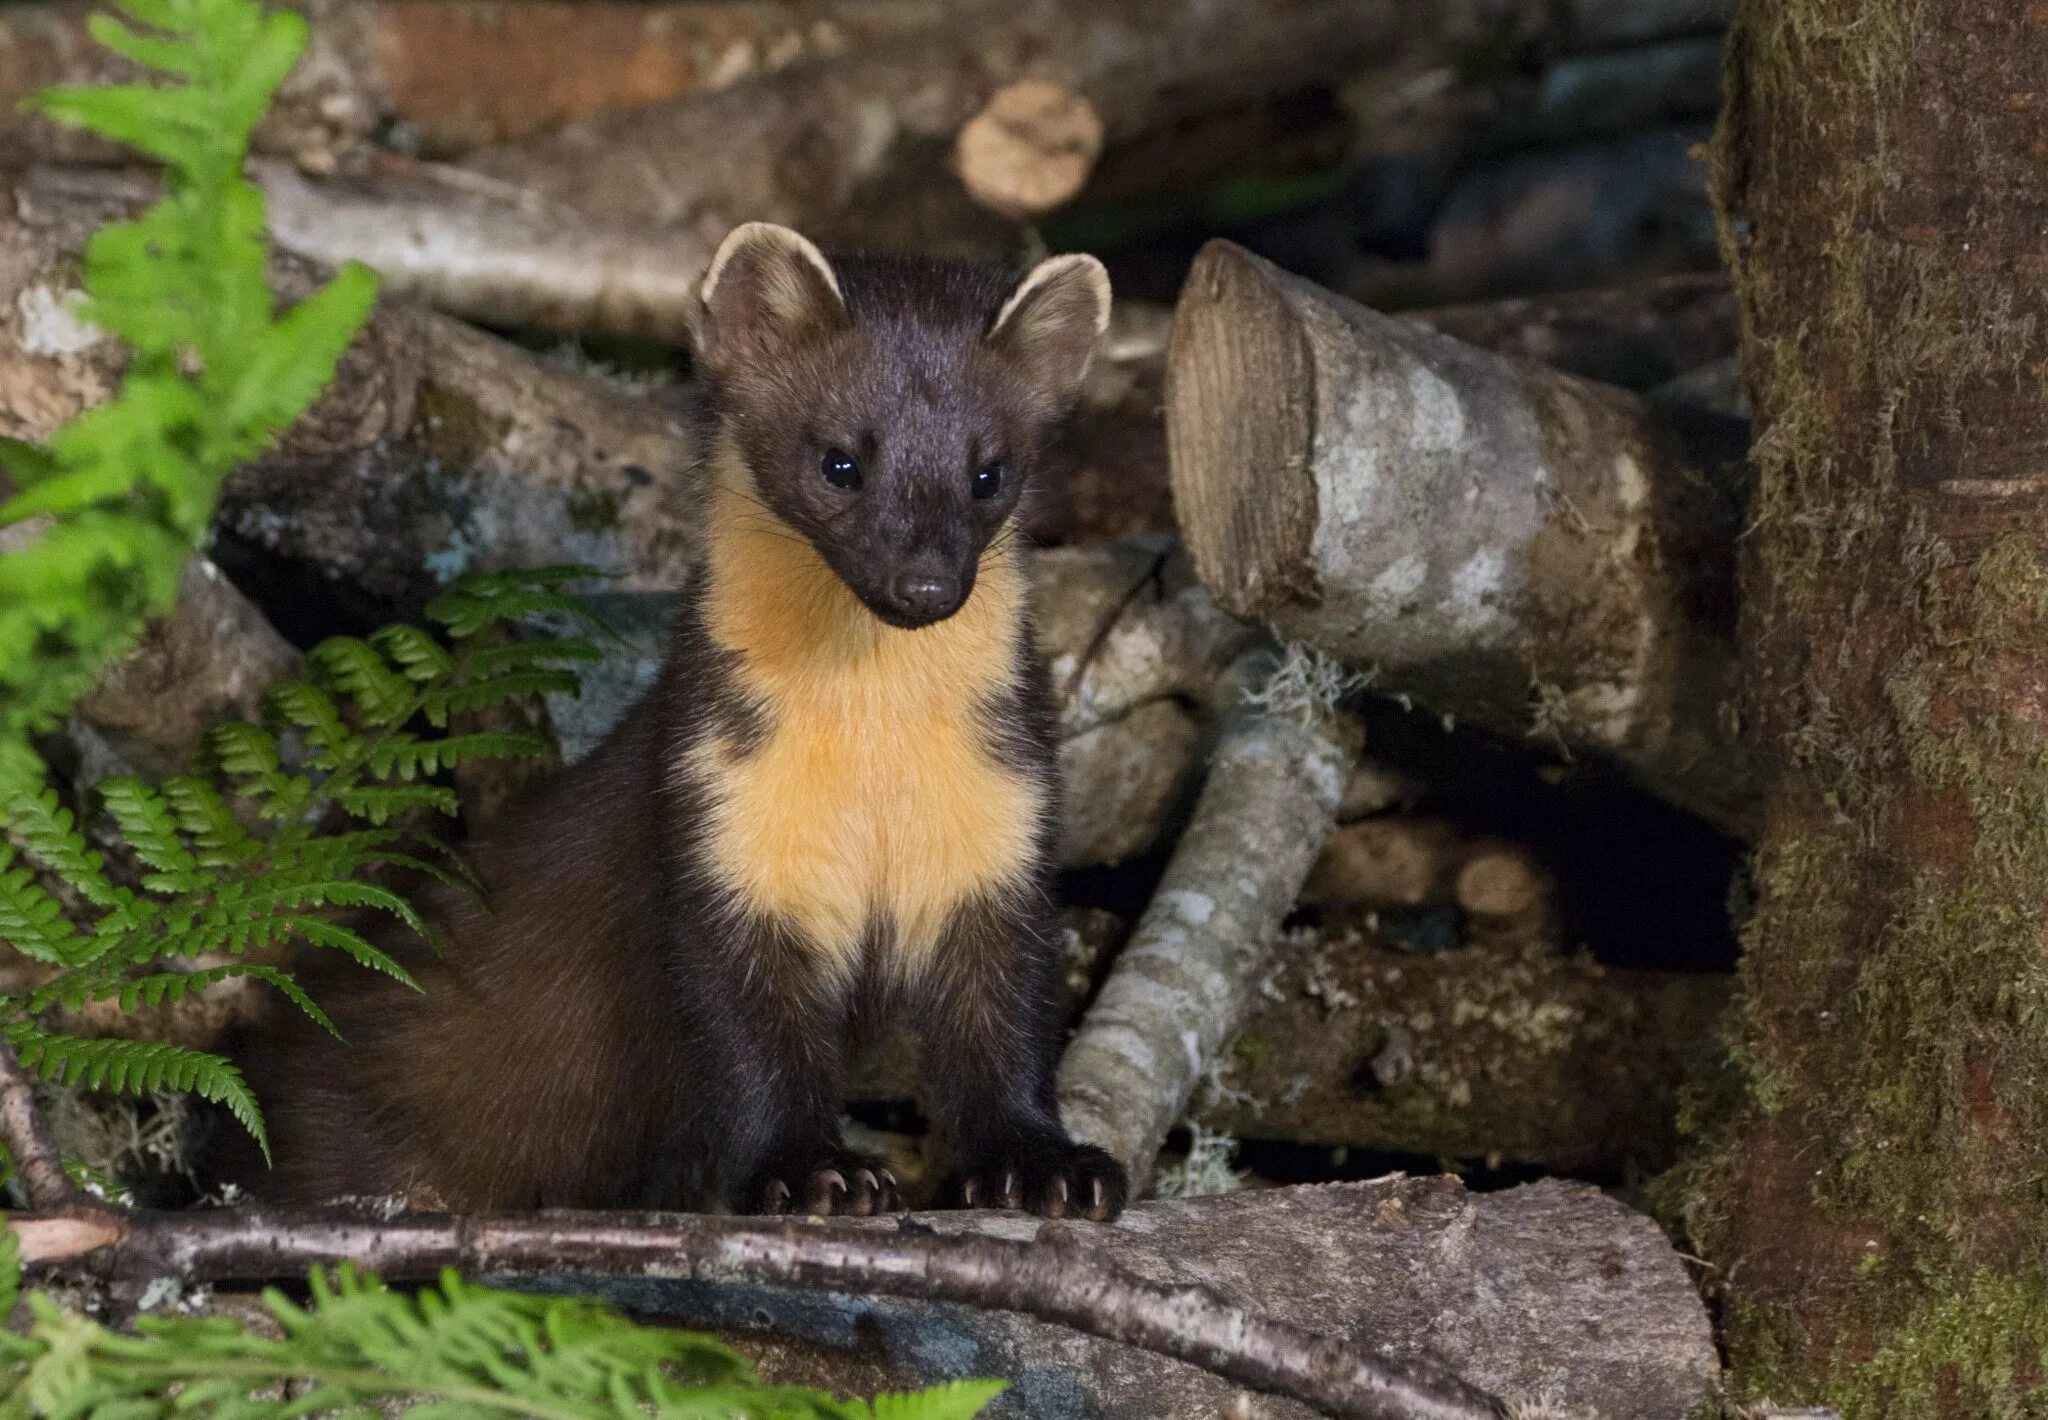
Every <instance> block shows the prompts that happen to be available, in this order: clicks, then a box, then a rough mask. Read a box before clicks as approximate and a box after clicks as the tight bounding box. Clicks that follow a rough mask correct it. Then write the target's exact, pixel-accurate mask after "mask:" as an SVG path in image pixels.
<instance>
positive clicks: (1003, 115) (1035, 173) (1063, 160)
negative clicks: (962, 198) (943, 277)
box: [953, 79, 1103, 219]
mask: <svg viewBox="0 0 2048 1420" xmlns="http://www.w3.org/2000/svg"><path fill="white" fill-rule="evenodd" d="M1102 132H1103V129H1102V115H1101V114H1099V113H1097V112H1096V111H1095V105H1094V104H1092V103H1090V102H1089V101H1088V96H1087V95H1086V94H1082V93H1077V92H1075V91H1074V90H1073V89H1070V88H1068V87H1067V86H1066V85H1065V84H1060V83H1055V82H1054V81H1052V80H1051V79H1019V80H1018V81H1017V82H1016V83H1014V84H1005V85H1004V86H1003V87H1002V88H1000V89H998V90H996V92H995V95H994V97H992V98H991V99H989V101H988V103H987V104H986V105H984V106H983V108H982V110H981V112H979V113H977V114H976V115H975V116H974V117H973V118H971V119H969V120H968V121H967V123H966V124H965V125H964V126H963V127H962V128H961V130H960V135H959V137H958V138H957V139H956V140H955V142H954V145H953V166H954V167H955V168H956V169H957V170H958V172H959V174H960V180H961V181H962V182H963V183H965V184H966V185H967V191H968V193H969V194H970V195H971V196H972V197H973V198H974V200H975V201H976V202H979V203H980V204H981V205H982V206H984V207H988V208H991V209H993V210H994V211H997V212H1000V213H1002V214H1003V215H1004V216H1006V217H1016V218H1020V219H1021V218H1028V217H1036V216H1039V215H1040V214H1042V213H1046V212H1050V211H1052V210H1053V209H1054V208H1055V207H1061V206H1064V205H1065V204H1066V203H1068V202H1071V201H1072V200H1073V198H1074V196H1075V194H1077V193H1078V192H1080V190H1081V189H1082V187H1083V186H1085V185H1086V184H1087V182H1088V178H1089V175H1090V174H1092V173H1093V172H1094V171H1095V160H1096V159H1097V158H1099V157H1101V156H1102Z"/></svg>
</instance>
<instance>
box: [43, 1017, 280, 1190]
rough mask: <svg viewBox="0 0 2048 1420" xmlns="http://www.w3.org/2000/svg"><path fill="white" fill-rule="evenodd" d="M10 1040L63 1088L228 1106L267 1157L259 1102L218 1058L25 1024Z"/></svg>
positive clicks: (154, 1043)
mask: <svg viewBox="0 0 2048 1420" xmlns="http://www.w3.org/2000/svg"><path fill="white" fill-rule="evenodd" d="M6 1035H7V1038H8V1039H9V1040H10V1041H12V1042H13V1044H14V1048H15V1050H16V1051H18V1052H19V1053H20V1055H21V1063H22V1064H23V1065H24V1066H25V1067H27V1068H28V1069H30V1070H34V1071H35V1072H36V1073H37V1074H39V1075H41V1076H42V1077H43V1078H44V1079H48V1080H55V1081H57V1082H58V1083H59V1084H63V1085H82V1086H84V1087H85V1088H86V1089H92V1090H111V1091H114V1092H116V1093H122V1094H147V1093H149V1092H150V1091H152V1090H183V1091H186V1092H187V1093H190V1094H196V1095H198V1096H200V1097H201V1098H203V1099H209V1100H212V1101H214V1102H215V1103H217V1104H222V1105H225V1106H227V1110H228V1112H229V1113H230V1114H232V1115H234V1117H235V1118H236V1119H237V1120H239V1121H240V1122H241V1125H242V1127H243V1128H244V1129H247V1130H248V1131H249V1133H250V1134H251V1135H253V1136H254V1137H255V1139H256V1142H257V1144H258V1145H260V1146H261V1147H262V1149H263V1152H264V1156H265V1157H266V1158H267V1157H268V1156H269V1153H270V1141H269V1139H268V1137H267V1136H266V1135H265V1134H264V1132H263V1116H262V1113H261V1112H260V1111H259V1110H258V1109H257V1107H256V1098H255V1096H254V1095H252V1094H250V1093H249V1086H248V1084H247V1083H246V1082H245V1081H244V1080H243V1079H242V1073H241V1071H239V1070H237V1069H236V1068H235V1067H234V1066H233V1065H231V1064H229V1063H228V1062H227V1061H225V1060H223V1059H221V1058H220V1057H219V1056H217V1055H208V1054H206V1053H205V1052H204V1051H199V1050H186V1049H184V1048H183V1047H181V1046H176V1045H166V1044H164V1043H162V1042H160V1041H151V1040H81V1039H79V1038H78V1037H76V1036H68V1035H56V1034H50V1033H46V1032H44V1031H41V1030H38V1029H36V1028H35V1027H34V1026H30V1025H26V1024H16V1025H13V1026H9V1027H8V1028H7V1031H6Z"/></svg>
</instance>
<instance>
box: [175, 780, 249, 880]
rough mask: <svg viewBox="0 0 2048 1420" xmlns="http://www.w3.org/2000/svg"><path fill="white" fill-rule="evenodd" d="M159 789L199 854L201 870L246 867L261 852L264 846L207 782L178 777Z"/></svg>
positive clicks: (217, 791)
mask: <svg viewBox="0 0 2048 1420" xmlns="http://www.w3.org/2000/svg"><path fill="white" fill-rule="evenodd" d="M159 787H161V789H162V790H163V796H164V800H165V802H166V803H168V804H169V805H170V806H171V812H172V814H173V815H175V816H176V818H177V821H178V828H179V830H180V831H181V832H183V833H184V834H185V835H186V836H188V837H189V838H190V839H191V840H192V843H193V845H194V847H196V848H197V849H198V850H199V854H198V856H199V861H200V863H201V865H202V866H204V867H208V868H225V867H231V866H233V865H234V864H236V863H246V862H247V861H248V860H249V859H250V858H252V857H254V856H255V855H256V854H257V853H259V852H261V851H262V845H261V844H259V843H257V841H256V840H255V839H253V838H251V837H250V836H249V833H248V830H246V829H244V828H243V827H242V825H241V823H240V821H238V820H237V819H236V818H235V814H234V810H232V809H230V808H229V807H228V805H227V800H225V799H223V798H222V797H221V796H220V791H219V790H217V789H215V788H214V787H213V786H212V785H211V784H209V783H207V782H206V781H205V780H204V779H194V778H192V777H190V776H189V775H179V776H177V777H175V778H171V779H166V780H164V782H163V783H162V785H161V786H159Z"/></svg>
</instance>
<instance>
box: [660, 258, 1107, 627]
mask: <svg viewBox="0 0 2048 1420" xmlns="http://www.w3.org/2000/svg"><path fill="white" fill-rule="evenodd" d="M701 300H702V306H701V309H700V310H699V312H698V324H697V355H698V363H699V367H700V369H701V370H702V371H703V373H704V375H705V377H706V382H707V385H708V387H709V391H710V405H711V408H712V410H713V411H714V412H715V414H716V415H717V417H718V418H719V420H720V422H721V424H722V428H723V431H724V432H725V433H726V434H727V435H728V436H729V437H730V438H731V439H732V440H733V441H734V444H735V445H736V447H737V449H738V452H739V454H740V457H741V460H742V461H743V462H744V463H745V465H746V469H747V472H748V474H749V475H750V476H751V477H752V479H753V487H752V488H751V489H750V490H746V491H747V492H748V493H749V494H750V495H751V496H754V497H756V498H758V500H759V501H760V502H761V503H762V504H763V505H765V508H766V510H767V511H768V512H769V513H771V514H772V515H773V516H774V517H775V518H777V519H779V520H780V521H781V522H782V523H784V524H786V525H787V526H788V527H789V529H791V530H792V531H793V532H795V533H796V534H798V535H799V536H801V537H803V538H805V539H807V540H808V541H809V542H810V544H811V545H812V546H813V547H814V548H816V549H817V551H818V555H819V556H820V557H822V558H823V559H824V560H825V562H826V564H827V565H828V566H829V567H831V569H832V570H833V571H834V572H835V573H836V574H837V575H838V576H839V578H840V580H842V581H843V582H845V583H846V585H847V586H848V587H849V588H850V589H852V591H853V592H854V594H855V595H856V596H858V597H859V598H860V600H861V601H862V602H863V603H864V604H865V605H866V606H867V607H868V609H869V610H870V611H872V612H873V613H874V614H875V615H876V616H878V617H880V618H881V619H882V620H883V621H885V622H887V623H888V624H889V625H891V626H898V627H915V626H926V625H929V624H931V623H932V622H935V621H942V620H944V619H945V618H946V617H948V616H951V615H952V614H953V613H954V612H956V611H958V610H959V609H960V607H961V606H962V605H963V604H964V603H965V602H966V601H967V598H968V595H969V594H970V593H971V592H972V591H973V590H974V574H975V569H976V568H977V567H978V566H979V564H980V561H981V557H982V554H983V552H984V551H985V550H986V549H987V548H988V547H989V545H990V543H991V542H992V541H993V540H995V539H996V538H998V537H999V536H1002V535H1004V529H1005V525H1006V523H1007V522H1008V521H1009V520H1010V519H1011V517H1012V515H1013V514H1014V513H1015V511H1016V508H1017V502H1018V499H1019V498H1020V497H1022V496H1023V494H1024V493H1025V492H1026V490H1027V489H1028V488H1029V486H1030V485H1031V483H1032V482H1033V480H1034V479H1035V478H1037V477H1038V476H1039V474H1040V472H1041V469H1042V468H1043V465H1044V462H1045V459H1046V456H1047V449H1048V446H1049V444H1050V443H1051V441H1052V438H1053V436H1054V434H1055V432H1056V430H1057V426H1058V425H1059V423H1060V421H1061V420H1062V419H1063V418H1064V417H1065V416H1066V415H1067V413H1068V412H1069V411H1070V410H1071V409H1072V407H1073V405H1074V402H1075V399H1076V398H1077V397H1078V395H1079V393H1080V389H1081V381H1082V378H1083V377H1084V376H1085V375H1086V374H1087V370H1088V360H1089V356H1090V354H1091V353H1092V351H1093V350H1094V346H1095V339H1096V337H1097V336H1098V335H1100V334H1101V333H1102V329H1103V327H1104V326H1105V325H1106V324H1107V323H1108V320H1109V277H1108V275H1107V274H1106V273H1105V272H1104V271H1103V269H1102V263H1101V262H1099V261H1097V260H1096V259H1095V258H1094V257H1091V256H1057V257H1053V258H1051V259H1050V260H1047V261H1043V262H1041V263H1039V264H1038V266H1037V267H1035V268H1034V269H1033V270H1032V271H1031V272H1030V273H1028V274H1027V275H1026V276H1025V277H1024V278H1023V279H1022V280H1021V281H1011V280H1007V279H1005V278H1004V276H1003V275H1002V274H1001V273H999V272H997V271H994V270H992V269H989V268H985V267H979V266H973V265H966V264H960V263H952V262H938V261H928V260H912V259H905V258H887V257H845V258H840V259H837V260H832V261H828V260H827V259H826V258H825V256H824V254H823V253H821V252H820V251H819V250H818V249H817V248H816V247H815V246H813V245H812V244H811V243H810V242H808V241H806V240H805V239H804V238H803V237H801V236H799V235H797V234H796V233H795V232H793V231H790V230H789V229H788V228H787V227H777V226H773V225H770V224H768V223H765V222H750V223H748V224H747V225H745V226H743V227H740V228H738V229H737V230H735V231H734V232H733V233H732V235H730V236H729V237H727V238H726V239H725V242H724V243H723V244H722V245H721V246H720V247H719V249H718V254H717V256H716V257H715V258H713V260H712V263H711V268H710V270H709V272H708V273H706V275H705V277H704V285H703V288H702V293H701Z"/></svg>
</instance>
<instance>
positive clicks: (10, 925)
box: [0, 844, 90, 966]
mask: <svg viewBox="0 0 2048 1420" xmlns="http://www.w3.org/2000/svg"><path fill="white" fill-rule="evenodd" d="M0 942H5V943H7V944H8V945H9V946H11V947H13V948H14V949H15V950H16V951H18V952H20V953H21V954H22V955H23V956H25V957H27V958H28V959H29V960H30V961H39V962H44V963H47V964H50V965H53V966H68V965H70V964H71V962H72V961H74V960H76V959H77V958H78V956H79V955H80V954H81V949H82V948H84V947H85V946H88V945H89V944H90V939H89V938H87V937H85V936H84V935H83V934H82V933H80V932H79V930H78V929H77V928H76V927H74V926H73V925H72V924H71V919H70V918H68V917H66V916H65V915H64V905H63V904H62V903H60V902H58V901H57V899H56V898H54V897H52V896H50V895H49V894H48V893H46V892H44V891H43V890H42V888H41V887H39V886H37V884H36V880H35V875H34V874H33V873H31V872H29V870H28V869H26V868H23V867H19V866H17V865H16V863H15V861H14V854H13V853H12V852H11V851H9V850H8V848H7V847H6V846H5V845H4V844H0Z"/></svg>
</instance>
